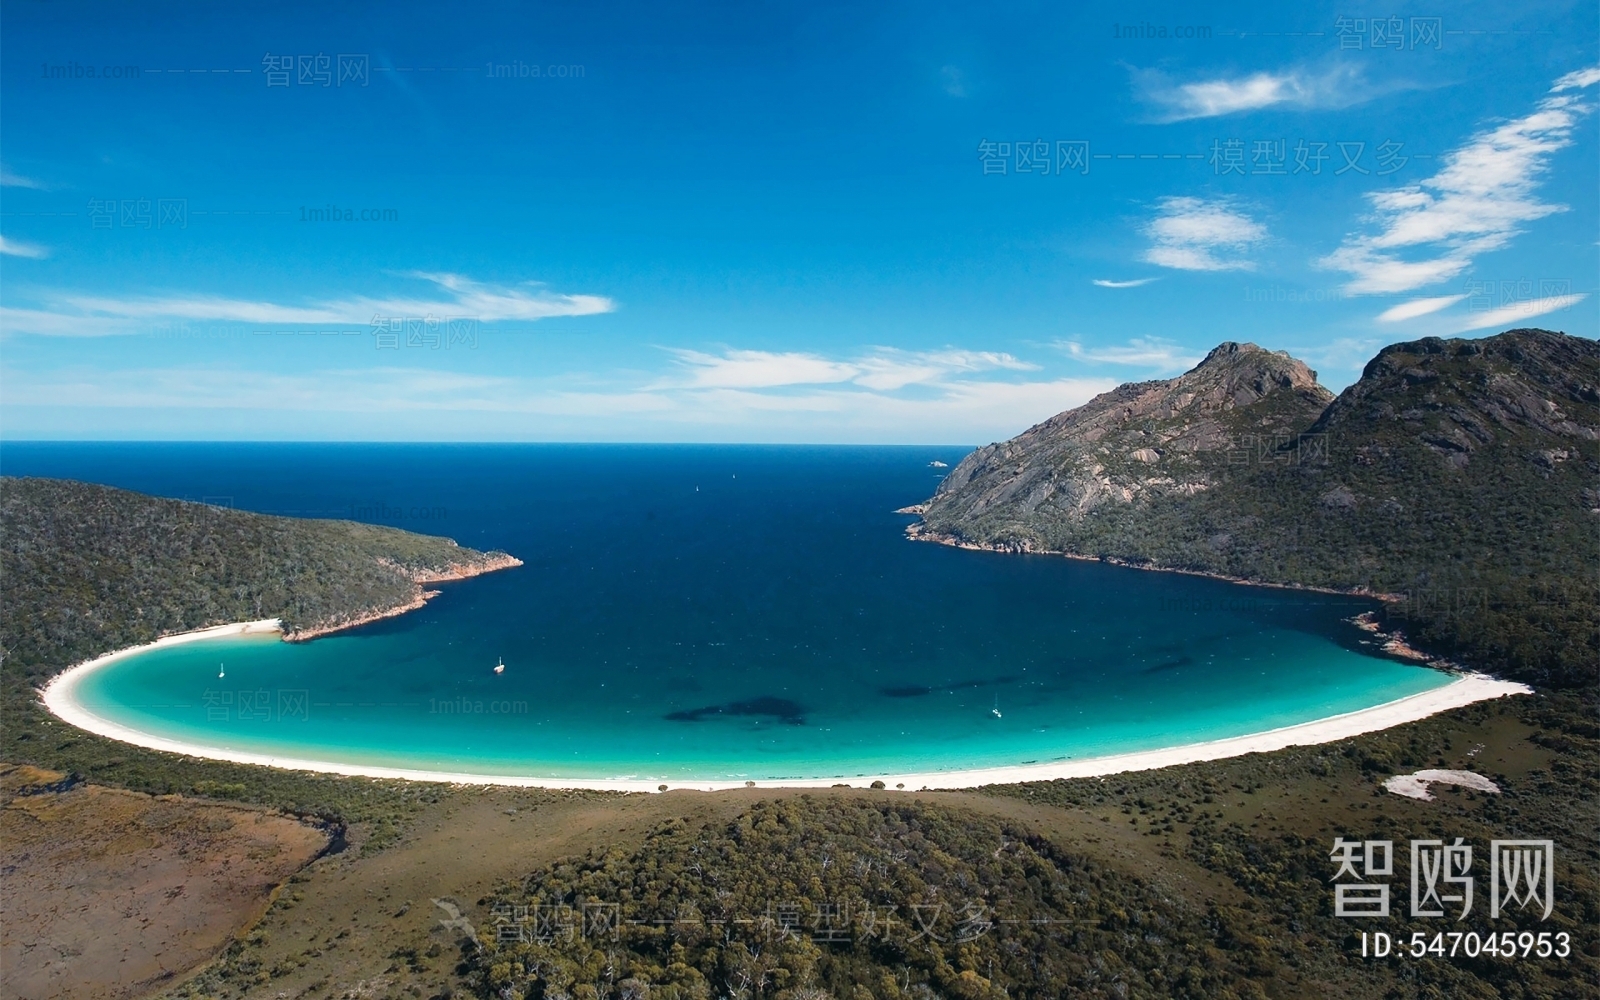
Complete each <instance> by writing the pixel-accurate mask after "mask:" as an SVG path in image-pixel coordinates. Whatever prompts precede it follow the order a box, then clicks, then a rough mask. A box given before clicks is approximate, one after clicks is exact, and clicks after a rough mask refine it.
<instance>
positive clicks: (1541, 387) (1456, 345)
mask: <svg viewBox="0 0 1600 1000" xmlns="http://www.w3.org/2000/svg"><path fill="white" fill-rule="evenodd" d="M1597 368H1600V352H1597V345H1596V343H1595V342H1594V341H1592V340H1585V339H1583V338H1580V337H1566V336H1562V335H1561V334H1557V333H1550V332H1549V331H1546V330H1511V331H1509V332H1507V333H1502V334H1500V335H1499V336H1496V337H1489V338H1487V339H1484V340H1440V339H1439V338H1438V337H1428V338H1425V339H1423V340H1418V341H1414V342H1412V343H1408V344H1394V345H1391V346H1389V347H1385V348H1384V349H1383V350H1382V351H1380V352H1378V356H1377V357H1375V358H1373V359H1372V360H1371V361H1370V362H1368V363H1367V367H1366V369H1365V370H1364V371H1363V372H1362V373H1361V379H1360V381H1358V382H1356V383H1355V384H1354V385H1352V386H1351V387H1350V388H1348V389H1346V390H1345V391H1344V392H1343V393H1342V394H1341V395H1340V396H1339V398H1338V399H1337V400H1335V401H1334V402H1333V404H1332V405H1331V406H1329V407H1328V409H1327V411H1326V412H1324V413H1323V414H1322V416H1321V417H1320V418H1319V419H1318V420H1317V422H1316V424H1315V425H1314V426H1313V427H1312V428H1311V432H1312V433H1328V434H1341V435H1344V436H1348V437H1368V438H1372V439H1373V440H1372V442H1371V443H1370V444H1369V445H1368V446H1367V447H1366V448H1365V449H1364V450H1361V451H1358V455H1359V456H1360V460H1361V461H1362V462H1363V464H1372V462H1374V461H1376V460H1378V459H1380V458H1381V457H1383V455H1384V453H1383V452H1382V451H1381V450H1380V449H1381V448H1383V447H1384V446H1385V445H1389V446H1394V445H1400V444H1402V442H1401V441H1396V440H1392V439H1394V438H1396V437H1404V438H1409V439H1410V441H1406V442H1403V443H1404V444H1409V443H1411V442H1412V441H1414V442H1416V443H1420V444H1421V445H1422V446H1423V447H1424V448H1426V449H1427V451H1428V452H1430V453H1431V454H1433V455H1434V456H1436V457H1437V458H1438V459H1440V460H1441V461H1443V462H1445V463H1447V464H1449V465H1451V466H1454V467H1456V468H1465V467H1466V466H1467V465H1468V464H1469V463H1470V462H1471V461H1472V459H1473V456H1474V455H1475V454H1478V453H1479V452H1482V451H1483V450H1484V449H1485V448H1488V447H1489V446H1491V445H1493V444H1495V443H1497V442H1499V443H1508V444H1509V443H1516V442H1519V441H1523V440H1526V441H1527V442H1528V443H1527V446H1526V447H1523V448H1522V449H1521V450H1520V456H1519V457H1521V458H1523V459H1526V460H1527V461H1528V462H1531V463H1532V464H1533V465H1534V466H1536V467H1537V468H1539V469H1542V470H1543V471H1544V472H1546V473H1548V472H1550V471H1552V470H1553V469H1554V468H1555V466H1556V465H1557V464H1558V463H1561V462H1565V461H1567V460H1569V459H1571V458H1575V457H1577V456H1578V455H1579V454H1581V453H1582V451H1583V444H1584V443H1586V442H1593V441H1596V440H1600V416H1597V411H1596V407H1597V406H1600V371H1597ZM1395 431H1400V432H1401V433H1400V434H1399V435H1397V434H1396V433H1395ZM1590 451H1591V453H1592V451H1593V449H1592V448H1591V449H1590Z"/></svg>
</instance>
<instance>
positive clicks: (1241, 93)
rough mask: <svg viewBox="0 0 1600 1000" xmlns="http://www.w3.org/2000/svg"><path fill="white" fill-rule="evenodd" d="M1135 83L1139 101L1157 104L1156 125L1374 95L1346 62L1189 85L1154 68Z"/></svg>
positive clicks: (1339, 102)
mask: <svg viewBox="0 0 1600 1000" xmlns="http://www.w3.org/2000/svg"><path fill="white" fill-rule="evenodd" d="M1134 78H1135V83H1136V84H1137V85H1138V87H1139V89H1141V90H1142V91H1143V93H1144V97H1145V98H1146V99H1147V100H1149V101H1152V102H1154V103H1155V104H1158V105H1160V106H1161V107H1162V108H1163V109H1164V110H1165V113H1164V114H1163V115H1162V116H1161V118H1160V121H1163V122H1177V121H1188V120H1190V119H1194V118H1216V117H1219V116H1221V115H1231V114H1235V113H1237V112H1241V111H1255V110H1258V109H1260V108H1270V107H1274V106H1276V105H1280V104H1281V105H1288V106H1290V107H1298V108H1318V107H1344V106H1347V105H1350V104H1354V103H1356V102H1357V101H1360V100H1364V99H1366V98H1368V97H1370V96H1373V94H1374V93H1376V91H1375V90H1373V88H1371V87H1366V86H1364V85H1363V84H1362V82H1361V80H1360V75H1359V70H1357V69H1355V68H1354V67H1352V66H1350V65H1348V64H1345V65H1338V66H1335V67H1333V68H1332V69H1330V70H1328V71H1326V72H1324V73H1321V74H1315V73H1312V72H1310V71H1308V70H1305V69H1295V70H1290V71H1287V72H1281V73H1269V72H1265V71H1263V72H1257V73H1252V74H1250V75H1249V76H1241V77H1217V78H1215V79H1210V80H1196V81H1193V82H1190V83H1176V82H1173V81H1172V79H1171V78H1170V77H1168V76H1167V75H1166V74H1164V73H1161V72H1159V71H1157V70H1137V71H1135V74H1134Z"/></svg>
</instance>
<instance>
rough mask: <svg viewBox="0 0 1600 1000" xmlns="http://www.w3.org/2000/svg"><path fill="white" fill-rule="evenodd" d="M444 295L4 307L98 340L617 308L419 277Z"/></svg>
mask: <svg viewBox="0 0 1600 1000" xmlns="http://www.w3.org/2000/svg"><path fill="white" fill-rule="evenodd" d="M407 277H412V278H417V279H421V280H424V281H428V282H430V283H432V284H433V285H434V286H436V287H437V289H439V290H440V291H442V292H443V294H442V295H434V296H431V297H425V298H424V297H387V298H384V297H368V296H354V297H349V298H344V299H335V300H329V301H323V302H315V303H310V304H306V305H294V304H285V303H279V302H266V301H253V300H249V299H231V298H227V297H225V296H219V295H204V294H179V295H166V296H146V297H137V298H115V297H109V296H94V295H76V294H71V293H60V292H55V293H47V294H46V295H45V296H44V297H45V299H46V302H45V303H44V305H45V306H46V308H13V309H7V310H5V319H6V320H7V322H6V324H5V326H4V329H5V331H6V332H8V333H35V334H44V335H56V336H60V335H71V334H76V335H80V336H95V335H101V334H108V333H135V332H138V330H139V328H140V324H143V323H151V322H170V321H173V320H207V321H216V322H235V323H257V324H284V325H343V326H352V325H354V326H366V325H369V324H370V323H371V322H372V320H373V319H374V317H382V318H396V317H398V318H414V319H421V318H424V317H430V316H431V317H435V318H439V319H445V318H461V319H468V318H470V319H477V320H479V321H480V322H484V323H494V322H503V321H511V320H524V321H530V320H539V319H546V318H549V317H552V316H590V315H594V314H596V313H606V312H611V311H613V310H614V309H616V303H615V302H613V301H612V300H611V299H608V298H606V297H604V296H600V295H564V294H558V293H555V292H550V291H548V290H546V289H545V288H544V287H543V286H542V285H541V284H539V283H537V282H528V283H524V284H521V285H514V286H513V285H490V284H483V283H480V282H476V281H472V280H471V279H468V278H464V277H462V276H461V275H457V274H428V273H422V272H415V273H412V274H409V275H407Z"/></svg>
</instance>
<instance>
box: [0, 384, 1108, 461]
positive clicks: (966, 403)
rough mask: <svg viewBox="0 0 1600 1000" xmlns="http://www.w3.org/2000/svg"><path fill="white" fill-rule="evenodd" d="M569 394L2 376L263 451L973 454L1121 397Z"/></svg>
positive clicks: (77, 404)
mask: <svg viewBox="0 0 1600 1000" xmlns="http://www.w3.org/2000/svg"><path fill="white" fill-rule="evenodd" d="M573 381H574V379H572V378H571V377H563V378H559V379H558V378H551V379H543V380H540V379H526V378H514V377H501V376H491V375H474V374H464V373H458V372H442V371H439V370H437V369H432V368H428V369H421V368H400V367H388V368H376V369H325V370H315V371H304V372H292V373H276V372H269V371H260V370H255V369H240V368H215V367H206V366H187V367H177V368H151V369H141V370H129V369H119V370H116V371H97V370H88V369H73V370H68V371H61V372H44V373H40V372H26V373H24V372H21V371H18V370H15V369H8V370H6V371H5V372H4V374H3V376H0V384H3V385H4V386H5V388H6V392H5V394H4V396H3V399H4V401H5V405H6V407H7V408H8V410H9V411H10V414H11V415H12V416H17V415H19V413H20V414H21V415H23V416H26V415H27V414H26V411H27V410H29V409H31V408H39V410H40V411H41V412H42V413H43V414H51V413H58V412H61V411H62V410H63V409H64V410H65V411H66V412H68V413H70V414H72V415H73V418H74V419H81V418H82V416H83V415H84V414H85V413H88V412H93V411H99V410H106V409H112V410H117V411H121V412H120V413H119V416H118V419H119V420H127V419H134V417H133V416H131V414H138V413H139V412H140V411H144V412H146V413H150V414H154V415H155V416H152V417H150V418H143V417H139V418H137V419H141V420H144V419H149V420H152V421H154V420H159V419H162V416H161V415H162V413H163V411H178V413H179V414H182V413H193V412H195V411H206V413H207V415H206V417H205V419H206V421H207V425H208V426H214V427H218V428H225V427H226V428H238V430H235V431H233V432H232V433H233V434H235V435H248V436H250V437H253V438H256V439H259V438H261V437H262V435H263V434H267V435H268V436H280V437H281V436H290V437H302V438H303V437H306V436H308V434H309V436H311V437H318V436H320V435H322V434H323V433H324V432H325V430H326V428H327V427H329V426H336V427H337V428H338V429H339V433H340V435H341V437H343V438H346V439H348V438H350V436H351V434H352V433H356V434H357V436H358V437H360V438H363V439H401V440H411V439H425V438H434V437H438V436H439V434H441V433H443V432H446V431H448V433H449V434H453V435H454V436H455V437H458V438H459V437H461V436H464V435H471V436H472V438H473V439H475V440H491V439H497V440H553V439H559V440H579V439H581V440H656V441H660V440H711V441H811V442H825V441H865V442H880V443H881V442H893V441H900V442H926V443H950V442H960V441H966V442H977V441H991V440H998V439H1001V438H1006V437H1010V436H1011V435H1013V434H1016V433H1018V432H1019V431H1021V430H1023V429H1024V428H1026V427H1029V426H1031V425H1032V424H1035V423H1037V422H1039V421H1041V420H1044V419H1047V418H1048V417H1050V416H1052V415H1054V414H1056V413H1059V412H1061V411H1062V410H1066V409H1070V408H1072V407H1074V406H1079V405H1082V404H1083V403H1085V402H1087V401H1088V400H1089V399H1091V398H1092V397H1094V396H1095V395H1097V394H1099V393H1102V392H1105V391H1107V390H1108V389H1110V388H1112V387H1113V386H1114V384H1115V383H1114V382H1113V380H1111V379H1079V378H1066V379H1052V380H1048V381H1034V382H998V381H982V380H974V379H952V380H949V381H947V382H943V383H940V384H938V385H936V386H925V387H923V388H922V389H919V390H918V391H917V392H916V393H914V394H909V395H897V394H890V393H884V392H875V391H871V390H867V389H863V388H859V387H855V386H845V385H837V386H821V387H812V388H809V389H806V390H804V391H800V392H792V391H778V392H763V391H759V390H755V389H749V388H729V387H715V388H702V389H694V390H676V391H661V390H657V389H652V388H649V387H640V388H628V387H597V388H596V389H594V390H590V391H585V390H573V389H570V388H567V386H568V385H570V384H571V383H572V382H573ZM327 413H338V414H341V417H340V419H339V420H338V421H336V422H333V423H332V424H330V422H329V421H328V420H327V419H326V418H325V417H322V416H320V415H321V414H327ZM408 414H409V415H410V416H407V415H408ZM641 418H648V420H647V421H646V420H643V419H641ZM797 418H800V419H797ZM35 419H36V420H37V419H43V417H39V418H35ZM50 419H51V421H52V422H51V423H50V426H53V427H60V426H61V424H60V420H61V419H64V418H61V417H52V418H50ZM165 420H166V426H174V425H176V426H190V425H192V420H193V418H192V417H185V416H181V415H179V416H172V415H171V414H170V413H169V414H167V415H166V416H165ZM12 425H13V426H17V424H16V421H14V420H13V421H12ZM85 426H90V427H93V426H98V425H97V424H93V423H90V424H86V425H85ZM419 435H420V437H419Z"/></svg>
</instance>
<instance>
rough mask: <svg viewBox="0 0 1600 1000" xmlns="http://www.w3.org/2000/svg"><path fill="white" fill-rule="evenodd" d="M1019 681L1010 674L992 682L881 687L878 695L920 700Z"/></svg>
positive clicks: (953, 682) (956, 682)
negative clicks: (952, 692) (941, 692)
mask: <svg viewBox="0 0 1600 1000" xmlns="http://www.w3.org/2000/svg"><path fill="white" fill-rule="evenodd" d="M1016 680H1020V678H1018V677H1015V676H1013V675H1011V674H1007V675H1006V676H1004V677H996V678H994V679H992V680H971V681H951V682H950V683H949V684H939V685H936V686H933V687H929V686H928V685H926V684H907V685H904V686H901V687H881V688H879V689H878V693H879V694H881V695H883V696H884V697H885V698H921V697H922V696H924V695H930V694H933V693H934V692H935V691H965V690H967V689H969V688H981V687H998V686H999V685H1002V684H1010V683H1012V682H1013V681H1016Z"/></svg>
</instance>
